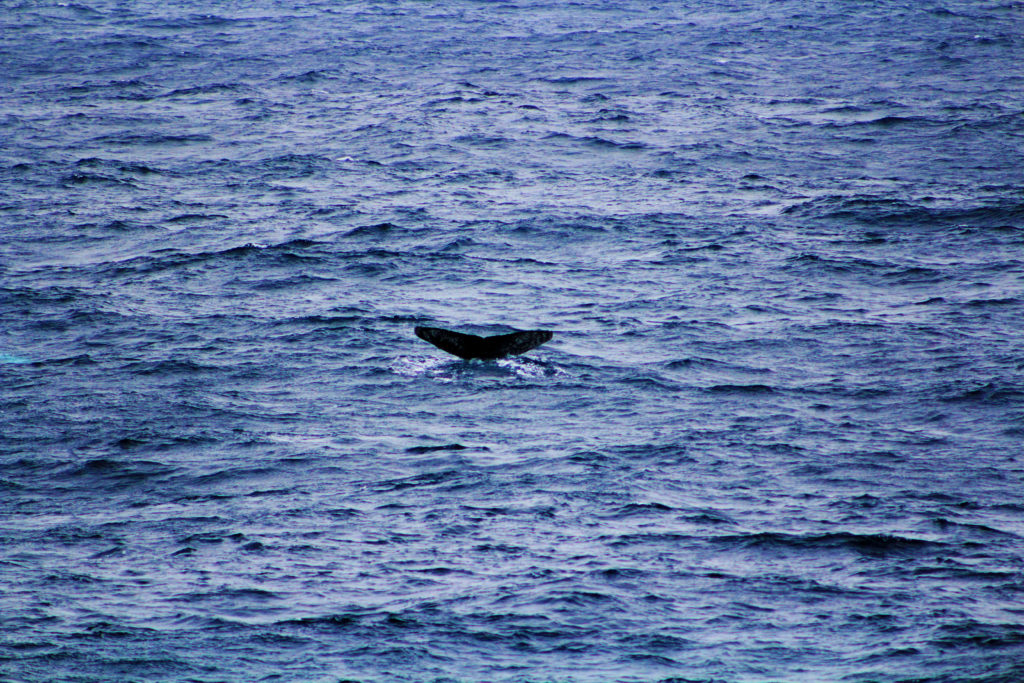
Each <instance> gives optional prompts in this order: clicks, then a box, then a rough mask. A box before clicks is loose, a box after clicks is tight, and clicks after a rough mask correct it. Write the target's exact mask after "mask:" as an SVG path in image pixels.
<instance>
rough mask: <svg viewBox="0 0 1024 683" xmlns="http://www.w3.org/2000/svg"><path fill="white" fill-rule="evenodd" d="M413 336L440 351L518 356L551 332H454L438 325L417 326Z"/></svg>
mask: <svg viewBox="0 0 1024 683" xmlns="http://www.w3.org/2000/svg"><path fill="white" fill-rule="evenodd" d="M414 331H415V332H416V336H417V337H419V338H420V339H422V340H424V341H428V342H430V343H431V344H433V345H434V346H436V347H437V348H439V349H441V350H442V351H447V352H448V353H450V354H452V355H453V356H458V357H459V358H465V359H467V360H469V359H470V358H481V359H490V358H504V357H505V356H518V355H519V354H521V353H526V352H527V351H529V350H531V349H535V348H537V347H538V346H540V345H541V344H543V343H545V342H548V341H551V338H552V337H553V336H555V335H554V333H553V332H549V331H547V330H521V331H517V332H511V333H509V334H497V335H494V336H493V337H481V336H478V335H475V334H463V333H461V332H453V331H452V330H445V329H443V328H440V327H417V328H416V329H415V330H414Z"/></svg>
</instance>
